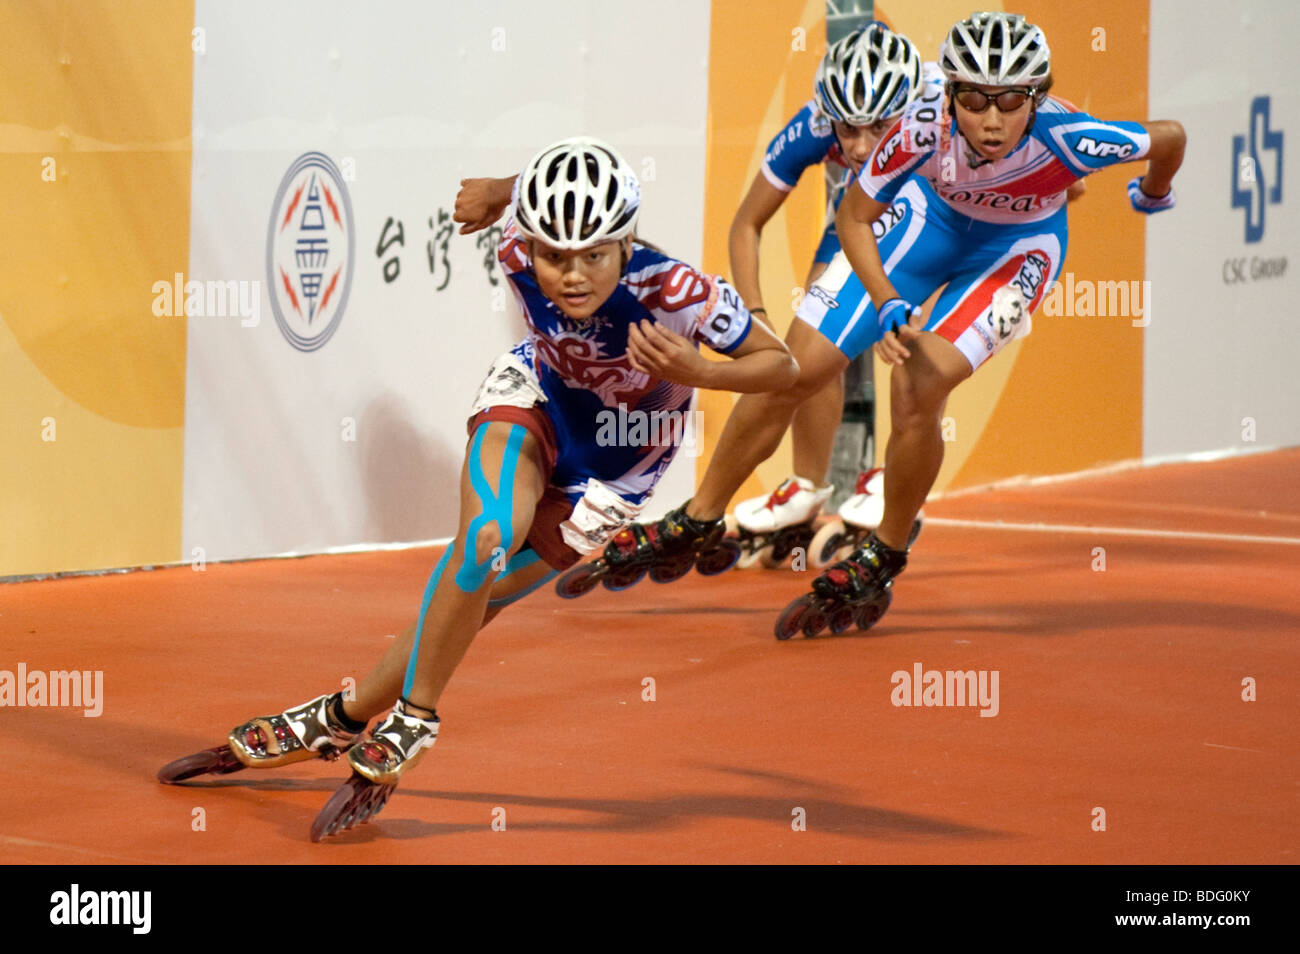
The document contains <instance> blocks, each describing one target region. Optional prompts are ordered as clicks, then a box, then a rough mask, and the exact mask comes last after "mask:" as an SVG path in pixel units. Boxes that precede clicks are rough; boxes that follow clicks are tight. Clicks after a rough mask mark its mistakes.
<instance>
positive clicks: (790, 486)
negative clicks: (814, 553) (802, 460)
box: [727, 477, 835, 570]
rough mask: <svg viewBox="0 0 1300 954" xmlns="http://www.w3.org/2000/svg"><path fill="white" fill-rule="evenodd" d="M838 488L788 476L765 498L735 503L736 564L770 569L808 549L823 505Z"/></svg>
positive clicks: (731, 529)
mask: <svg viewBox="0 0 1300 954" xmlns="http://www.w3.org/2000/svg"><path fill="white" fill-rule="evenodd" d="M834 492H835V488H834V487H832V486H830V485H827V486H825V487H817V486H815V485H814V484H813V482H812V481H811V480H805V479H804V478H802V477H789V478H787V479H786V480H784V481H782V482H781V486H780V487H777V488H776V490H774V491H773V492H772V493H771V494H769V495H767V496H766V497H754V498H752V499H750V500H745V501H742V502H741V503H739V504H737V505H736V515H735V518H734V526H733V525H732V524H733V521H732V520H728V522H727V529H728V530H729V531H731V532H733V533H735V535H736V542H737V543H739V544H740V559H739V560H738V561H737V562H736V566H737V567H739V568H740V569H742V570H746V569H749V568H750V567H752V566H753V565H754V564H756V563H762V564H763V566H765V567H767V568H768V569H772V568H774V567H778V566H780V565H781V564H782V563H784V562H785V558H786V557H788V556H789V555H790V553H791V551H793V550H794V549H795V548H796V547H800V548H802V549H803V550H804V551H805V552H807V550H808V545H809V544H810V543H811V542H812V540H813V536H814V529H815V524H816V521H817V517H818V515H819V514H820V513H821V512H822V506H823V505H824V504H825V503H826V501H827V500H829V499H830V497H831V494H833V493H834Z"/></svg>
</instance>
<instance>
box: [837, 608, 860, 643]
mask: <svg viewBox="0 0 1300 954" xmlns="http://www.w3.org/2000/svg"><path fill="white" fill-rule="evenodd" d="M856 619H857V614H855V613H854V612H853V610H852V609H850V608H849V607H847V606H841V607H840V608H839V609H837V610H836V611H835V612H834V613H832V614H831V632H832V633H834V634H836V635H837V636H838V635H839V634H840V633H843V632H845V631H847V630H849V629H852V628H853V624H854V622H855V621H856Z"/></svg>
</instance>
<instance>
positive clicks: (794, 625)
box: [773, 593, 816, 640]
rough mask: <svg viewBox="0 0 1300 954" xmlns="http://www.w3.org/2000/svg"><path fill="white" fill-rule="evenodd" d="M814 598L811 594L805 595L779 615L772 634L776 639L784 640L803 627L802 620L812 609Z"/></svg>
mask: <svg viewBox="0 0 1300 954" xmlns="http://www.w3.org/2000/svg"><path fill="white" fill-rule="evenodd" d="M815 600H816V597H814V596H813V595H812V594H811V593H805V594H804V595H803V596H801V597H799V598H798V599H797V600H795V601H794V602H793V603H791V604H790V605H789V606H787V607H786V608H785V609H784V610H783V611H782V612H781V615H780V616H779V617H778V618H777V621H776V626H775V628H774V630H773V634H774V635H775V636H776V638H777V639H780V640H786V639H789V638H790V637H791V636H793V635H794V634H795V633H797V632H799V630H800V629H801V628H802V627H803V618H804V615H805V614H806V613H807V612H808V610H809V609H810V608H811V607H812V605H813V603H814V601H815Z"/></svg>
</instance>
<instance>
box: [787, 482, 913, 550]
mask: <svg viewBox="0 0 1300 954" xmlns="http://www.w3.org/2000/svg"><path fill="white" fill-rule="evenodd" d="M884 515H885V469H884V468H883V467H873V468H872V469H871V470H865V471H863V472H862V473H861V474H859V475H858V484H857V492H856V493H855V494H854V495H853V496H852V497H850V498H849V499H848V500H846V501H844V503H842V504H840V510H839V516H837V517H836V518H835V519H834V520H831V521H830V522H828V523H826V524H824V525H823V526H822V528H821V529H820V530H818V531H817V534H816V536H814V537H813V538H812V543H810V544H809V545H808V565H809V566H810V567H812V568H813V569H815V570H822V569H825V568H826V567H828V566H830V565H831V564H832V563H835V562H837V561H839V560H843V559H846V558H847V557H848V555H849V554H850V553H852V552H853V551H854V550H856V549H858V548H859V547H861V546H862V545H863V544H864V543H865V542H866V540H867V536H868V534H870V533H871V531H872V530H874V529H876V527H878V526H880V521H881V520H883V519H884ZM924 517H925V513H924V511H922V512H921V513H918V514H917V515H916V519H915V520H914V521H913V522H912V531H911V533H910V534H909V535H908V537H907V545H908V546H909V547H910V546H911V545H912V544H913V543H915V542H916V538H917V537H918V536H919V535H920V533H921V525H922V523H923V520H924Z"/></svg>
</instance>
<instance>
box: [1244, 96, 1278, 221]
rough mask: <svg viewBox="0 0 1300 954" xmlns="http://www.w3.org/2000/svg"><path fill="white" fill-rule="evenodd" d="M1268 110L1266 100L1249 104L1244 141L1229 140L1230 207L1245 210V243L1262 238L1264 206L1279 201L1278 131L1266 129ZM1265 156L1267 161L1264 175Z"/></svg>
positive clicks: (1267, 99)
mask: <svg viewBox="0 0 1300 954" xmlns="http://www.w3.org/2000/svg"><path fill="white" fill-rule="evenodd" d="M1270 106H1271V102H1270V98H1269V97H1268V96H1256V97H1255V99H1254V100H1253V101H1251V104H1250V132H1249V134H1248V137H1247V136H1233V137H1232V207H1233V208H1234V209H1245V210H1246V241H1247V242H1248V243H1250V242H1258V241H1259V240H1260V239H1262V238H1263V237H1264V206H1265V203H1266V202H1267V203H1271V204H1273V205H1278V204H1279V203H1281V201H1282V130H1280V129H1277V130H1275V129H1271V128H1270V126H1269V110H1270ZM1247 138H1249V140H1250V142H1249V150H1247ZM1265 155H1267V156H1268V157H1269V159H1268V163H1269V165H1268V170H1269V171H1268V172H1266V171H1265V169H1266V167H1265V165H1264V161H1263V159H1264V156H1265ZM1243 186H1244V188H1243Z"/></svg>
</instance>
